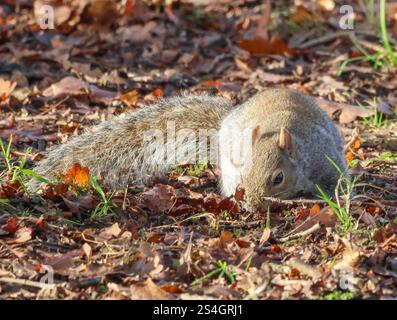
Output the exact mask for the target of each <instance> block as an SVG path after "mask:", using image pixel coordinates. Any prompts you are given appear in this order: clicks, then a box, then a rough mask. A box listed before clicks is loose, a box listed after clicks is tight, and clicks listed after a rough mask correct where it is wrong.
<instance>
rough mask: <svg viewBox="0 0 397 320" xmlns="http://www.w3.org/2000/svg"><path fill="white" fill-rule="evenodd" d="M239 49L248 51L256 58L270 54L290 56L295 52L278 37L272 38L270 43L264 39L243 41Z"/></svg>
mask: <svg viewBox="0 0 397 320" xmlns="http://www.w3.org/2000/svg"><path fill="white" fill-rule="evenodd" d="M239 47H240V48H242V49H244V50H246V51H248V52H249V53H251V54H252V55H254V56H265V55H268V54H290V55H292V54H293V53H294V50H293V49H291V48H289V47H288V44H287V43H286V42H284V41H283V40H281V39H280V38H277V37H272V39H271V40H270V41H266V40H264V39H262V38H256V39H249V40H241V41H240V43H239Z"/></svg>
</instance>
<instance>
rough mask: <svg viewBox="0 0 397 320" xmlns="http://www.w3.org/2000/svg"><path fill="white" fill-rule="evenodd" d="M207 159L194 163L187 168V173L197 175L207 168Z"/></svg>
mask: <svg viewBox="0 0 397 320" xmlns="http://www.w3.org/2000/svg"><path fill="white" fill-rule="evenodd" d="M208 166H209V161H208V160H205V161H203V162H202V163H196V164H194V165H193V166H192V167H191V168H190V169H189V170H188V172H187V173H188V175H189V176H193V177H199V176H200V175H201V174H202V173H203V172H204V171H205V170H207V169H208Z"/></svg>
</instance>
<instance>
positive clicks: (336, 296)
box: [318, 290, 356, 300]
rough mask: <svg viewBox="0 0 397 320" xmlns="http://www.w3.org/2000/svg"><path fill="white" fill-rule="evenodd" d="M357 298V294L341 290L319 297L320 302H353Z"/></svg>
mask: <svg viewBox="0 0 397 320" xmlns="http://www.w3.org/2000/svg"><path fill="white" fill-rule="evenodd" d="M355 298H356V294H355V293H354V292H350V291H341V290H335V291H332V292H330V293H327V294H325V295H323V296H320V297H318V299H319V300H353V299H355Z"/></svg>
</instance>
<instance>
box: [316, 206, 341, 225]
mask: <svg viewBox="0 0 397 320" xmlns="http://www.w3.org/2000/svg"><path fill="white" fill-rule="evenodd" d="M312 218H313V220H314V221H317V222H320V223H321V224H322V225H323V226H325V227H335V224H336V220H337V219H336V215H335V213H334V212H333V211H332V209H331V208H330V207H325V208H323V209H321V210H320V211H319V212H317V213H316V214H315V215H314V216H313V217H312Z"/></svg>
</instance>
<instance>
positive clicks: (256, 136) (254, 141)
mask: <svg viewBox="0 0 397 320" xmlns="http://www.w3.org/2000/svg"><path fill="white" fill-rule="evenodd" d="M261 135H262V134H261V128H260V126H259V125H257V126H255V128H254V129H252V137H251V139H252V140H251V143H252V146H254V145H256V144H257V142H258V141H259V140H260V138H261Z"/></svg>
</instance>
